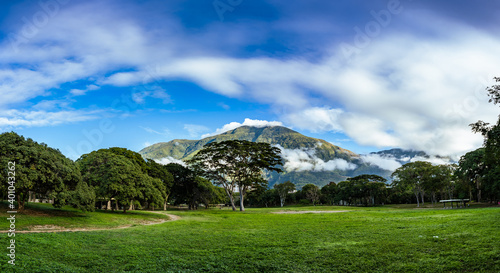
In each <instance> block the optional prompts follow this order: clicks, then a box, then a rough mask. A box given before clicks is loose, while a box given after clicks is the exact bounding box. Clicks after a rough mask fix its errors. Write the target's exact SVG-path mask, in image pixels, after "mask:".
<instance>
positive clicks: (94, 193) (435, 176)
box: [0, 77, 500, 212]
mask: <svg viewBox="0 0 500 273" xmlns="http://www.w3.org/2000/svg"><path fill="white" fill-rule="evenodd" d="M494 79H495V81H496V82H500V78H498V77H496V78H494ZM487 91H488V95H489V97H490V102H493V103H494V104H498V103H500V85H494V86H492V87H488V88H487ZM470 126H471V127H472V130H473V132H476V133H480V134H482V135H483V137H484V144H483V147H481V148H479V149H477V150H475V151H471V152H469V153H466V154H465V155H463V156H462V157H461V158H460V160H459V162H458V164H453V165H432V164H431V163H429V162H422V161H417V162H410V163H407V164H405V165H403V166H401V167H400V168H398V169H397V170H396V171H395V172H394V173H392V175H391V178H392V183H390V184H388V183H387V180H386V179H385V178H382V177H380V176H376V175H369V174H365V175H360V176H356V177H352V178H347V179H346V180H345V181H341V182H339V183H334V182H331V183H329V184H328V185H325V186H323V187H322V188H321V189H320V188H319V187H318V186H316V185H314V184H308V185H305V186H304V187H302V189H300V190H298V191H297V190H296V189H295V185H294V184H293V183H291V182H289V181H287V182H285V183H281V184H276V185H274V187H273V188H272V189H268V181H267V180H266V179H265V178H264V177H265V176H264V174H265V172H266V171H267V172H281V166H282V164H283V162H282V158H281V156H280V150H279V149H278V148H275V147H272V146H271V145H270V144H267V143H258V142H257V143H256V142H250V141H243V140H229V141H223V142H212V143H208V144H207V145H205V146H204V148H203V149H202V150H200V151H199V152H198V153H197V154H196V155H195V156H194V157H193V158H191V159H190V160H188V161H187V164H189V166H188V167H187V166H182V165H179V164H175V163H171V164H168V165H160V164H158V163H156V162H155V161H153V160H150V159H148V160H145V159H144V158H142V156H141V155H140V154H138V153H136V152H133V151H130V150H127V149H125V148H117V147H115V148H109V149H100V150H97V151H93V152H91V153H88V154H84V155H82V156H81V157H80V158H78V159H77V160H76V161H72V160H70V159H68V158H67V157H65V156H64V155H63V154H62V153H61V152H60V151H59V150H57V149H53V148H51V147H48V146H47V145H46V144H44V143H41V144H39V143H37V142H35V141H33V140H32V139H30V138H28V139H25V138H24V137H23V136H20V135H18V134H16V133H15V132H7V133H3V134H1V135H0V165H1V166H3V167H2V168H3V171H0V179H2V181H7V180H8V168H7V166H8V162H15V163H16V173H15V182H16V183H15V188H16V196H17V202H18V208H19V209H20V210H22V209H23V208H24V206H25V203H26V202H27V201H29V200H33V199H35V200H36V199H37V198H41V199H48V200H51V201H52V203H53V205H54V206H55V207H62V206H64V205H71V206H73V207H76V208H79V209H81V210H83V211H92V210H94V209H95V208H96V206H97V207H98V208H104V209H112V210H114V209H122V210H123V211H124V212H126V211H127V210H130V209H137V208H147V209H159V208H163V209H166V206H167V203H170V204H174V205H177V204H187V205H188V207H189V209H197V208H198V207H199V206H200V205H201V204H203V205H204V206H205V207H208V206H209V205H210V204H219V203H227V204H228V205H230V206H231V208H232V209H233V210H236V204H237V203H239V207H240V210H242V211H243V210H244V207H245V205H251V206H284V205H285V204H313V205H316V204H329V205H334V204H337V205H366V206H374V205H378V204H387V203H415V202H416V203H417V206H420V204H421V203H422V204H423V203H424V202H426V201H430V202H433V203H434V202H437V201H438V200H440V199H450V198H469V199H473V198H474V199H476V200H477V201H478V202H481V201H484V200H487V201H490V202H495V203H496V202H498V201H500V116H499V118H498V121H497V123H496V124H495V125H490V124H488V123H485V122H483V121H478V122H476V123H473V124H471V125H470ZM9 181H10V179H9ZM7 185H8V184H7V183H2V184H0V189H1V191H2V195H3V199H4V200H5V199H6V198H5V197H6V195H7V192H8V191H7Z"/></svg>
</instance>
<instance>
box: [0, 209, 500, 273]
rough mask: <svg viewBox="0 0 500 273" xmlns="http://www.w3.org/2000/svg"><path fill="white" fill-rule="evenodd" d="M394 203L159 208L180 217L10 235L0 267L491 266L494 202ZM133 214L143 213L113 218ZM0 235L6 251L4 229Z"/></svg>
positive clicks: (495, 251)
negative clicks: (464, 205)
mask: <svg viewBox="0 0 500 273" xmlns="http://www.w3.org/2000/svg"><path fill="white" fill-rule="evenodd" d="M403 207H404V208H401V207H398V206H395V207H377V208H346V207H320V206H318V207H286V208H285V209H286V210H348V212H342V213H325V214H274V213H271V212H276V211H281V210H282V209H280V208H271V209H248V211H247V212H244V213H241V212H233V211H230V210H217V209H214V210H208V211H207V210H203V209H202V210H199V211H169V212H168V213H171V214H175V215H179V216H181V217H182V219H181V220H178V221H173V222H166V223H163V224H159V225H151V226H135V227H131V228H128V229H118V230H109V231H92V232H62V233H36V234H18V235H17V236H16V255H17V256H16V265H15V266H11V265H9V264H7V261H8V257H6V255H5V254H4V255H3V256H4V258H3V262H2V264H1V265H0V271H1V272H12V271H14V272H337V271H338V272H500V244H499V242H500V226H499V224H500V208H498V207H490V208H470V209H454V210H451V209H448V210H443V209H438V208H436V209H413V208H411V207H408V206H403ZM46 212H47V211H46ZM53 212H55V211H53ZM58 213H62V212H61V211H58ZM72 213H76V212H75V211H72ZM109 215H113V216H114V217H120V216H122V215H121V214H116V213H115V214H110V213H100V212H95V213H92V214H89V215H88V216H79V217H75V218H76V220H71V222H72V224H73V225H76V223H77V222H79V221H80V220H82V223H84V224H86V225H89V224H90V225H91V224H92V223H93V222H94V220H96V222H101V221H104V220H105V219H107V217H109ZM137 215H139V216H141V217H143V216H144V213H134V214H133V213H129V214H128V215H126V216H123V217H124V218H130V217H137ZM2 217H3V216H2ZM18 217H19V219H18V221H19V222H22V221H23V220H22V215H19V216H18ZM26 217H28V216H26ZM29 217H33V218H36V217H35V216H29ZM149 217H161V215H156V214H151V215H150V216H149ZM39 218H40V217H39ZM41 218H50V217H41ZM51 218H53V219H52V220H51V221H55V222H54V223H56V224H57V223H58V222H57V221H67V220H62V219H65V218H61V217H60V216H53V217H51ZM83 219H85V220H83ZM30 221H35V220H34V219H31V220H30ZM39 221H40V223H46V221H48V220H47V219H43V220H39ZM68 221H69V220H68ZM126 221H130V219H129V220H126ZM3 222H6V221H3ZM6 226H7V225H6V224H2V226H0V228H3V229H5V228H6ZM0 236H3V237H2V238H3V239H2V240H1V241H2V242H4V245H5V247H3V249H4V252H5V253H7V250H6V247H7V246H8V244H7V242H8V240H7V235H6V234H1V235H0Z"/></svg>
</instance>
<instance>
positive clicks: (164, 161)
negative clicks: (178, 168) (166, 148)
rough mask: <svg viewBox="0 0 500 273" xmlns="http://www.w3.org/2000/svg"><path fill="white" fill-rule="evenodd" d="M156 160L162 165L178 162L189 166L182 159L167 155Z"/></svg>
mask: <svg viewBox="0 0 500 273" xmlns="http://www.w3.org/2000/svg"><path fill="white" fill-rule="evenodd" d="M155 162H156V163H158V164H161V165H168V164H170V163H176V164H179V165H182V166H184V167H187V165H186V163H185V162H184V161H182V160H180V159H175V158H173V157H171V156H167V157H164V158H160V159H155Z"/></svg>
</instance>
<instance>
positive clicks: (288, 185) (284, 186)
mask: <svg viewBox="0 0 500 273" xmlns="http://www.w3.org/2000/svg"><path fill="white" fill-rule="evenodd" d="M274 188H275V189H276V191H277V192H278V195H279V196H280V205H281V207H283V205H284V204H285V200H286V196H287V195H288V194H289V193H291V192H293V191H294V190H295V184H293V183H292V182H290V181H286V182H283V183H281V184H274Z"/></svg>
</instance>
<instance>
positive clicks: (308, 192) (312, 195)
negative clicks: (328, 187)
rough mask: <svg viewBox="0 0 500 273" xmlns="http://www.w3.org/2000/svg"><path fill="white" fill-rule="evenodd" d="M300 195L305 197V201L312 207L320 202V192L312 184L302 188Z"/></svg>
mask: <svg viewBox="0 0 500 273" xmlns="http://www.w3.org/2000/svg"><path fill="white" fill-rule="evenodd" d="M301 192H302V195H303V196H305V197H306V199H307V200H309V201H311V203H312V204H313V205H316V203H317V202H318V201H319V200H320V198H321V191H320V190H319V188H318V186H316V185H314V184H307V185H305V186H304V187H302V190H301Z"/></svg>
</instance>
